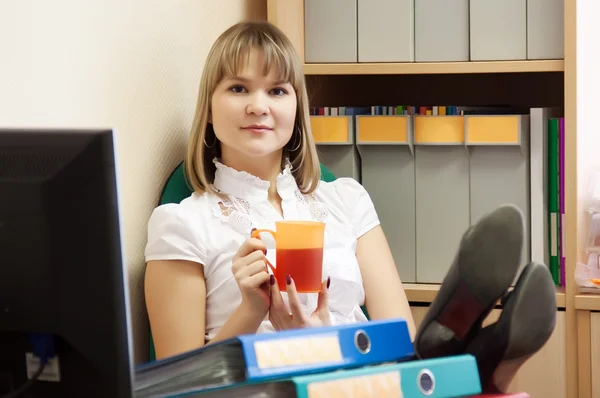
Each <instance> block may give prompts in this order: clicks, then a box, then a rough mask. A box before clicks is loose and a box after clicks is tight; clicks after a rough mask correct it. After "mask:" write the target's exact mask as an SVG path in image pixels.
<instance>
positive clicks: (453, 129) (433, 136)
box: [414, 115, 465, 145]
mask: <svg viewBox="0 0 600 398" xmlns="http://www.w3.org/2000/svg"><path fill="white" fill-rule="evenodd" d="M464 123H465V122H464V116H428V115H417V116H415V122H414V125H415V133H414V134H415V145H463V144H464V142H465V133H464V131H465V130H464V128H465V126H464Z"/></svg>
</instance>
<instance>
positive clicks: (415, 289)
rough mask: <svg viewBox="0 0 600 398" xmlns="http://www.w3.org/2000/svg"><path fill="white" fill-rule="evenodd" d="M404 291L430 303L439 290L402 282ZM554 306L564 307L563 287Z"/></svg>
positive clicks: (413, 298)
mask: <svg viewBox="0 0 600 398" xmlns="http://www.w3.org/2000/svg"><path fill="white" fill-rule="evenodd" d="M403 286H404V291H405V292H406V296H407V297H408V301H409V303H427V304H429V303H431V302H432V301H433V299H434V298H435V296H436V294H437V292H438V291H439V290H440V285H438V284H425V283H404V284H403ZM577 297H579V296H576V297H575V306H576V307H577ZM594 298H596V299H597V302H596V305H597V309H599V310H600V295H597V296H594ZM556 307H557V308H560V309H564V308H565V288H564V287H557V288H556Z"/></svg>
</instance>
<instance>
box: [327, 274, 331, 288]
mask: <svg viewBox="0 0 600 398" xmlns="http://www.w3.org/2000/svg"><path fill="white" fill-rule="evenodd" d="M329 285H331V277H330V276H328V277H327V289H329Z"/></svg>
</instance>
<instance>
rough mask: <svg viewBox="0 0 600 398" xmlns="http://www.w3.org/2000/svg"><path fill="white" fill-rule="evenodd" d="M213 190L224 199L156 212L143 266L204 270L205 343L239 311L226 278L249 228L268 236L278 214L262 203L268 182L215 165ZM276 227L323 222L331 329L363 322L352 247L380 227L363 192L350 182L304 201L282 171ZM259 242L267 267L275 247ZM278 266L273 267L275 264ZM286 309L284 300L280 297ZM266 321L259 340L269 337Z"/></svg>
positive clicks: (306, 302)
mask: <svg viewBox="0 0 600 398" xmlns="http://www.w3.org/2000/svg"><path fill="white" fill-rule="evenodd" d="M215 164H216V167H217V170H216V175H215V181H214V186H215V188H216V189H217V190H219V191H220V192H221V193H224V194H226V195H227V197H228V199H227V200H222V199H221V198H219V197H218V196H217V195H214V194H212V193H204V194H197V193H194V194H192V195H191V196H190V197H188V198H186V199H184V200H183V201H182V202H181V203H179V204H165V205H161V206H159V207H157V208H156V209H155V210H154V211H153V213H152V215H151V217H150V221H149V223H148V243H147V246H146V251H145V256H146V261H152V260H188V261H193V262H196V263H199V264H203V265H204V277H205V279H206V292H207V296H206V340H207V341H208V340H211V339H212V338H213V337H214V336H215V335H216V334H217V332H218V330H219V328H221V327H222V326H223V324H224V323H225V322H226V321H227V319H228V318H229V316H230V315H231V314H232V313H233V311H234V310H235V309H236V308H237V307H238V306H239V305H240V303H241V294H240V291H239V288H238V286H237V283H236V281H235V278H234V277H233V274H232V272H231V265H232V257H233V255H234V254H235V253H236V251H237V250H238V248H239V247H240V245H241V244H242V243H243V242H244V241H245V240H246V239H248V237H249V236H250V230H251V229H252V228H257V229H271V230H273V231H274V230H275V221H278V220H282V217H281V216H280V214H279V213H278V212H277V211H276V210H275V209H274V208H273V206H272V205H271V203H270V202H269V201H268V199H267V192H268V189H269V186H270V182H268V181H263V180H261V179H259V178H257V177H255V176H253V175H250V174H248V173H246V172H240V171H237V170H234V169H232V168H230V167H227V166H225V165H223V164H222V163H220V162H218V161H216V160H215ZM277 191H278V193H279V195H280V196H281V198H282V203H281V206H282V208H283V214H284V217H283V219H286V220H315V221H323V222H325V244H324V251H323V280H325V279H326V278H327V277H331V285H330V289H329V311H330V314H331V320H332V323H333V324H344V323H355V322H365V321H367V318H366V317H365V315H364V313H363V312H362V310H361V308H360V306H361V305H363V304H364V300H365V297H364V289H363V285H362V277H361V274H360V269H359V266H358V261H357V259H356V243H357V239H358V238H359V237H360V236H361V235H363V234H364V233H366V232H368V231H369V230H370V229H372V228H373V227H375V226H377V225H379V218H378V216H377V213H376V212H375V209H374V206H373V203H372V201H371V198H370V197H369V194H368V193H367V191H366V190H365V189H364V188H363V187H362V185H360V184H359V183H358V182H357V181H355V180H353V179H351V178H338V179H337V180H335V181H333V182H323V181H320V182H319V185H318V187H317V189H316V190H315V191H314V192H313V193H312V194H309V195H304V194H302V193H301V192H300V190H299V188H298V185H297V184H296V181H295V179H294V177H293V175H292V173H291V170H290V166H289V165H288V166H287V167H286V168H285V169H284V171H283V172H282V173H281V174H280V175H279V176H278V177H277ZM268 237H269V235H267V234H262V235H261V238H264V241H265V244H266V245H267V259H269V261H271V262H272V263H274V261H275V244H274V241H273V240H272V238H270V240H267V238H268ZM275 266H277V264H275ZM282 296H283V298H284V301H286V303H287V294H286V293H285V292H282ZM317 297H318V294H317V293H303V294H300V298H301V300H302V304H303V306H304V307H303V309H304V311H305V313H306V314H307V315H308V316H310V314H311V313H312V312H313V311H314V310H315V308H316V306H317ZM273 331H274V329H273V326H272V325H271V323H270V322H269V320H268V316H267V317H266V318H265V320H264V321H263V322H262V324H261V326H260V328H259V329H258V332H259V333H262V332H273Z"/></svg>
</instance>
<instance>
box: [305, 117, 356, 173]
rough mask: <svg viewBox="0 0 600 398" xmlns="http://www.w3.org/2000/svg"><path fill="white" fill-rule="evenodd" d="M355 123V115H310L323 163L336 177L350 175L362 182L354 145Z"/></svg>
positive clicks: (313, 133)
mask: <svg viewBox="0 0 600 398" xmlns="http://www.w3.org/2000/svg"><path fill="white" fill-rule="evenodd" d="M354 125H355V119H354V116H348V115H345V116H322V115H311V116H310V126H311V131H312V135H313V138H314V140H315V143H316V144H317V152H318V154H319V159H320V161H321V163H323V164H324V165H325V166H326V167H327V168H328V169H329V170H331V172H332V173H333V174H334V175H335V176H336V177H350V178H354V179H355V180H356V181H358V182H360V181H361V176H360V157H359V154H358V152H357V150H356V147H355V146H354V135H355V133H354V130H355V127H354Z"/></svg>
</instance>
